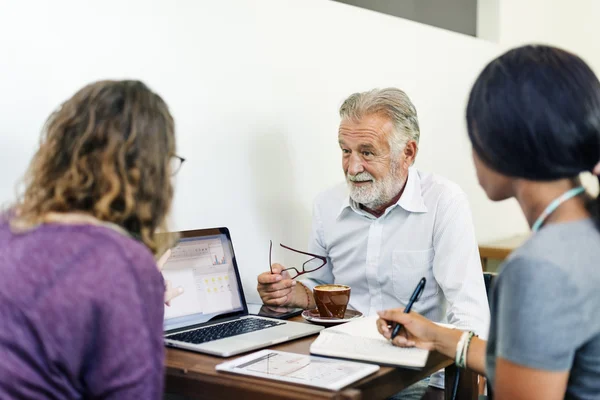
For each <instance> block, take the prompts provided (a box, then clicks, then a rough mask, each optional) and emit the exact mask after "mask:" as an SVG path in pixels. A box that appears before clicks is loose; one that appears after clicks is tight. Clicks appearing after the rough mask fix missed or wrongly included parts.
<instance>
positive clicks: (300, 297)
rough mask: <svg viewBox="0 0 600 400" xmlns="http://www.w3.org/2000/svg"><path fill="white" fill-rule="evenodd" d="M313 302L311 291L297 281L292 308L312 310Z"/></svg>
mask: <svg viewBox="0 0 600 400" xmlns="http://www.w3.org/2000/svg"><path fill="white" fill-rule="evenodd" d="M314 305H315V301H314V298H313V295H312V291H311V290H310V289H309V288H308V287H307V286H305V285H304V284H303V283H302V282H299V281H297V283H296V286H295V292H294V304H293V306H294V307H299V308H304V309H305V310H308V309H311V308H314V307H313V306H314Z"/></svg>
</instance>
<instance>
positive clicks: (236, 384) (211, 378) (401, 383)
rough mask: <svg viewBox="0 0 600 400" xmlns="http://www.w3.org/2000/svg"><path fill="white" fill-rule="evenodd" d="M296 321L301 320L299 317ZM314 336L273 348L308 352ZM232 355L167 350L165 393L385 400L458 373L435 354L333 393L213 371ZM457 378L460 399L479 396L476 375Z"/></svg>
mask: <svg viewBox="0 0 600 400" xmlns="http://www.w3.org/2000/svg"><path fill="white" fill-rule="evenodd" d="M292 320H296V321H303V320H302V318H301V317H296V318H293V319H292ZM315 338H316V336H311V337H308V338H303V339H298V340H295V341H292V342H288V343H284V344H280V345H277V346H273V347H272V349H274V350H281V351H288V352H292V353H298V354H309V347H310V344H311V343H312V342H313V340H314V339H315ZM233 358H235V357H233ZM233 358H230V359H233ZM230 359H224V358H219V357H212V356H209V355H204V354H199V353H194V352H189V351H185V350H179V349H173V348H168V349H167V357H166V388H165V391H166V392H168V393H170V394H177V395H182V396H186V397H189V398H192V399H211V400H218V399H244V400H253V399H260V400H283V399H301V400H302V399H303V400H319V399H368V400H376V399H385V398H387V397H389V396H391V395H393V394H395V393H398V392H399V391H401V390H402V389H404V388H406V387H408V386H410V385H412V384H413V383H415V382H418V381H419V380H421V379H423V378H425V377H426V376H428V375H431V374H432V373H434V372H435V371H437V370H439V369H441V368H445V369H446V387H447V388H451V387H452V384H453V379H454V376H455V374H456V367H455V366H454V362H453V360H451V359H449V358H447V357H445V356H443V355H441V354H440V353H437V352H433V353H431V354H430V355H429V359H428V361H427V365H426V366H425V368H423V369H422V370H411V369H403V368H390V367H382V368H381V369H380V370H379V371H378V372H377V373H376V374H373V375H371V376H369V377H366V378H364V379H362V380H360V381H358V382H355V383H354V384H352V385H351V386H349V387H347V388H345V389H343V390H341V391H338V392H332V391H326V390H319V389H315V388H309V387H304V386H299V385H293V384H289V383H285V382H277V381H272V380H267V379H261V378H254V377H250V376H243V375H234V374H229V373H225V372H217V371H216V370H215V366H216V365H217V364H219V363H222V362H223V361H225V360H230ZM459 382H460V385H459V392H458V394H457V399H477V375H476V374H474V373H471V372H469V371H465V370H461V371H460V380H459ZM449 391H450V390H447V391H446V399H450V395H449Z"/></svg>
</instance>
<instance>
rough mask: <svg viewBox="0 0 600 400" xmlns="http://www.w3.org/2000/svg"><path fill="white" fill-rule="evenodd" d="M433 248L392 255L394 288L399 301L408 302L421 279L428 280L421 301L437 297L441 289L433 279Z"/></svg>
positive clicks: (395, 252)
mask: <svg viewBox="0 0 600 400" xmlns="http://www.w3.org/2000/svg"><path fill="white" fill-rule="evenodd" d="M434 253H435V252H434V250H433V248H430V249H427V250H414V251H412V250H411V251H404V250H397V251H394V252H393V253H392V286H393V288H394V294H395V295H396V297H397V298H398V299H402V300H405V301H408V300H409V299H410V296H412V294H413V292H414V291H415V288H416V287H417V284H418V283H419V281H420V280H421V278H423V277H424V278H425V279H427V283H426V284H425V290H424V291H423V294H422V295H421V297H420V298H421V299H424V298H427V297H431V296H435V295H436V294H437V293H438V290H439V287H438V285H437V283H436V282H435V279H434V277H433V257H434Z"/></svg>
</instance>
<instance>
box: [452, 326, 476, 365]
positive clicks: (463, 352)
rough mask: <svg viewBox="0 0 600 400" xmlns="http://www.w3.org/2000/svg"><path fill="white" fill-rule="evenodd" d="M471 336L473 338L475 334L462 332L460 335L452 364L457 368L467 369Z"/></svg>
mask: <svg viewBox="0 0 600 400" xmlns="http://www.w3.org/2000/svg"><path fill="white" fill-rule="evenodd" d="M473 336H475V332H473V331H469V332H464V333H463V334H462V335H461V337H460V340H459V341H458V344H457V345H456V356H455V360H454V362H455V363H456V366H457V367H459V368H466V367H467V352H468V351H469V345H470V344H471V340H473Z"/></svg>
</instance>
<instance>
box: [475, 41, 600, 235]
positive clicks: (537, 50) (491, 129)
mask: <svg viewBox="0 0 600 400" xmlns="http://www.w3.org/2000/svg"><path fill="white" fill-rule="evenodd" d="M467 127H468V132H469V139H470V140H471V143H472V145H473V149H474V150H475V152H476V153H477V155H478V156H479V158H480V159H481V160H483V162H484V163H485V164H487V165H488V166H489V167H490V168H492V169H494V170H495V171H497V172H500V173H501V174H503V175H506V176H510V177H515V178H524V179H529V180H536V181H551V180H557V179H563V178H577V177H578V175H579V174H580V173H581V172H588V171H592V170H593V168H594V167H595V166H596V164H597V163H598V161H600V81H598V78H597V77H596V75H595V74H594V72H593V71H592V70H591V69H590V67H589V66H588V65H587V64H586V63H585V62H584V61H583V60H582V59H581V58H579V57H577V56H576V55H574V54H571V53H569V52H567V51H564V50H560V49H557V48H554V47H550V46H524V47H519V48H516V49H513V50H510V51H508V52H506V53H505V54H503V55H501V56H500V57H498V58H496V59H495V60H493V61H492V62H490V63H489V64H488V65H487V66H486V67H485V69H484V70H483V71H482V72H481V74H480V75H479V77H478V78H477V81H476V82H475V84H474V85H473V88H472V90H471V94H470V96H469V102H468V105H467ZM599 182H600V178H599ZM593 203H594V206H593V207H592V208H593V214H594V216H595V218H596V220H597V221H598V226H599V229H600V198H597V199H594V201H593Z"/></svg>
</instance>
